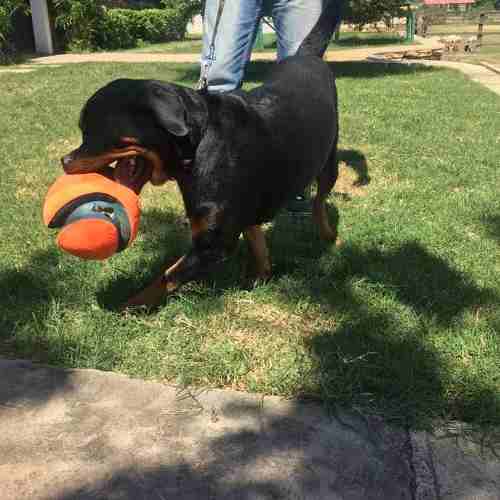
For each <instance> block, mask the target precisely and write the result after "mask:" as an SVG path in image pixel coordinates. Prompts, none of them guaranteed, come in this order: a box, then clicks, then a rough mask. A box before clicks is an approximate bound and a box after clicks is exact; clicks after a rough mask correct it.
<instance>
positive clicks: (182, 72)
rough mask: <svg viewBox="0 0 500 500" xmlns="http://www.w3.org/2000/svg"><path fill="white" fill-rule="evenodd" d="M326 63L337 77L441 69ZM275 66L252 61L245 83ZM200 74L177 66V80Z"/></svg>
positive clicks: (259, 78)
mask: <svg viewBox="0 0 500 500" xmlns="http://www.w3.org/2000/svg"><path fill="white" fill-rule="evenodd" d="M328 65H329V66H330V68H331V69H332V71H333V72H334V73H335V76H336V78H337V79H341V78H355V77H357V78H380V77H388V76H389V77H390V76H399V75H414V74H421V73H426V74H427V73H430V72H436V71H443V69H442V68H439V67H435V66H433V67H431V66H423V65H407V64H389V63H378V62H345V61H343V62H329V63H328ZM274 66H276V62H274V61H253V62H250V63H249V64H248V65H247V68H246V71H245V83H248V84H254V85H255V84H260V83H262V82H263V81H265V80H266V78H267V77H268V76H269V75H270V72H271V71H272V70H273V68H274ZM199 76H200V70H199V67H198V66H196V65H189V66H187V67H186V68H179V76H178V80H179V81H183V82H186V81H191V82H196V81H197V80H198V78H199Z"/></svg>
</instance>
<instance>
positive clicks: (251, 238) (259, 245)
mask: <svg viewBox="0 0 500 500" xmlns="http://www.w3.org/2000/svg"><path fill="white" fill-rule="evenodd" d="M244 233H245V239H246V240H247V242H248V245H249V246H250V250H251V252H252V255H253V257H254V259H255V267H256V273H257V276H256V278H257V279H262V280H267V279H269V277H270V276H271V261H270V259H269V250H268V248H267V243H266V237H265V235H264V232H263V231H262V228H261V227H260V226H250V227H248V228H247V229H245V231H244Z"/></svg>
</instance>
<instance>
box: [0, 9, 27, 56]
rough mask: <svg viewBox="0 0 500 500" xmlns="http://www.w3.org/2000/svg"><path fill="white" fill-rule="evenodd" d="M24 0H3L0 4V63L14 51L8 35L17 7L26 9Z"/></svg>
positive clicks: (10, 31)
mask: <svg viewBox="0 0 500 500" xmlns="http://www.w3.org/2000/svg"><path fill="white" fill-rule="evenodd" d="M27 8H28V5H27V3H26V2H25V1H24V0H3V1H2V5H0V63H5V62H8V61H9V59H10V58H11V57H12V55H13V53H14V47H13V46H12V45H11V43H10V40H9V37H10V35H11V33H12V29H13V26H12V15H13V14H14V12H15V11H16V10H17V9H27Z"/></svg>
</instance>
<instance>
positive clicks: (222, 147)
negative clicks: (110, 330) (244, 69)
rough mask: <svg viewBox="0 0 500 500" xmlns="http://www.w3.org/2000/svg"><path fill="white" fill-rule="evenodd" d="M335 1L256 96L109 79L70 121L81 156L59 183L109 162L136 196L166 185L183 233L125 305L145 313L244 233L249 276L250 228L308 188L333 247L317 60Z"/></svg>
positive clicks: (333, 120) (262, 255) (331, 154)
mask: <svg viewBox="0 0 500 500" xmlns="http://www.w3.org/2000/svg"><path fill="white" fill-rule="evenodd" d="M335 3H336V2H335V0H331V1H330V3H329V5H328V6H327V7H326V8H325V10H324V12H323V14H322V15H321V17H320V19H319V20H318V23H317V24H316V26H315V27H314V29H313V30H312V32H311V33H310V34H309V35H308V37H307V38H306V39H305V40H304V42H303V43H302V45H301V46H300V48H299V50H298V52H297V54H296V55H294V56H293V57H289V58H287V59H285V60H284V61H282V62H281V63H279V64H277V65H276V67H275V68H274V71H273V73H272V75H271V77H270V78H269V79H268V80H267V81H266V82H265V83H264V84H263V85H262V86H261V87H258V88H255V89H253V90H251V91H250V92H244V91H241V90H238V91H235V92H229V93H225V94H218V95H210V94H206V93H203V92H198V91H194V90H191V89H190V88H186V87H181V86H178V85H174V84H171V83H165V82H160V81H154V80H126V79H121V80H116V81H113V82H111V83H110V84H108V85H106V86H105V87H103V88H101V89H100V90H98V91H97V92H96V93H95V94H94V95H93V96H92V97H91V98H90V99H89V100H88V102H87V103H86V105H85V107H84V108H83V110H82V113H81V119H80V128H81V130H82V135H83V141H82V145H81V146H80V147H79V148H78V149H76V150H75V151H73V152H71V153H70V154H68V155H66V156H65V157H64V158H62V163H63V167H64V170H65V171H66V173H69V174H72V173H84V172H95V171H99V170H102V169H105V168H106V167H108V166H109V165H110V164H111V163H113V162H115V161H116V162H117V164H116V168H115V179H116V180H117V181H119V182H123V183H124V184H127V185H129V186H130V187H132V188H133V189H135V190H136V191H137V192H140V190H141V188H142V186H143V185H144V184H145V183H146V182H148V181H150V182H151V183H152V184H154V185H159V184H162V183H164V182H166V181H167V180H168V179H173V180H175V181H176V182H177V183H178V185H179V188H180V191H181V193H182V197H183V201H184V205H185V210H186V215H187V216H188V218H189V220H190V222H191V229H192V240H193V243H192V248H191V250H190V251H189V252H188V253H187V254H186V255H185V256H184V257H182V258H181V259H179V260H178V261H177V262H176V263H175V264H174V265H173V266H172V267H170V268H168V269H166V270H165V271H164V272H163V273H162V275H161V276H160V278H158V279H157V280H156V281H155V282H154V283H153V284H152V285H150V286H149V287H148V288H146V289H145V290H144V291H143V292H141V293H140V294H139V295H137V296H136V297H134V298H133V299H131V300H130V301H129V302H128V305H132V306H133V305H142V304H144V305H149V306H151V305H155V304H158V303H159V302H161V300H162V299H163V297H164V296H165V295H166V294H168V293H171V292H173V291H174V290H176V289H177V288H178V287H179V286H180V285H181V284H183V283H185V282H187V281H189V280H192V279H195V278H197V277H198V276H200V275H201V274H202V273H203V272H204V271H206V270H207V269H208V268H209V267H210V266H212V265H214V264H216V263H218V262H220V261H222V260H224V259H225V258H226V257H227V256H228V255H229V254H231V253H232V252H233V250H234V249H235V247H236V245H237V242H238V239H239V237H240V234H241V233H244V235H245V237H246V239H247V241H248V243H249V246H250V248H251V251H252V254H253V256H254V258H255V263H256V266H255V267H256V270H257V277H258V278H264V279H265V278H267V277H269V275H270V272H271V265H270V260H269V255H268V250H267V247H266V243H265V238H264V234H263V232H262V230H261V228H260V225H261V224H262V223H264V222H267V221H270V220H271V219H272V218H273V217H274V216H275V215H276V213H277V212H278V211H279V209H280V208H282V207H283V205H284V204H285V203H286V202H287V201H288V200H290V199H292V198H293V197H294V196H295V195H297V194H299V193H301V192H302V191H303V190H304V189H305V188H306V186H307V185H309V184H310V183H311V182H312V181H314V180H317V181H318V190H317V195H316V197H315V199H314V201H313V217H314V220H315V221H316V223H317V224H318V227H319V231H320V234H321V236H322V237H323V238H325V239H327V240H331V241H335V239H336V230H333V229H332V228H331V226H330V224H329V222H328V219H327V213H326V207H325V200H326V198H327V196H328V194H329V193H330V191H331V189H332V188H333V185H334V184H335V181H336V179H337V168H338V167H337V159H336V151H337V138H338V118H337V97H336V88H335V80H334V76H333V74H332V72H331V70H330V68H329V67H328V65H327V64H326V63H325V62H324V61H323V60H322V56H323V53H324V51H325V50H326V47H327V44H328V42H329V40H330V37H331V35H332V32H333V30H334V28H335V26H334V25H335V22H336V11H337V8H336V6H335V5H334V4H335Z"/></svg>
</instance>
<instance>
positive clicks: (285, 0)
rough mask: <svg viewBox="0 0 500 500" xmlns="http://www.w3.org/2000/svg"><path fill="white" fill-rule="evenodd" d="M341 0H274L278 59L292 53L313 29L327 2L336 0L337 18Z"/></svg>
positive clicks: (273, 10)
mask: <svg viewBox="0 0 500 500" xmlns="http://www.w3.org/2000/svg"><path fill="white" fill-rule="evenodd" d="M342 1H343V0H274V2H273V9H272V15H273V21H274V25H275V27H276V31H277V37H278V60H279V61H281V60H282V59H284V58H285V57H289V56H292V55H294V54H295V53H296V52H297V49H298V48H299V46H300V44H301V43H302V41H303V40H304V38H305V37H306V36H307V35H308V34H309V32H310V31H311V30H312V29H313V27H314V25H315V24H316V21H317V20H318V19H319V16H320V15H321V12H322V10H323V8H324V7H325V6H326V4H327V3H328V2H337V3H338V6H339V16H338V17H339V19H338V22H340V13H341V3H342Z"/></svg>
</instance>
